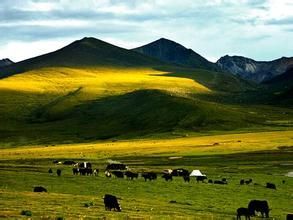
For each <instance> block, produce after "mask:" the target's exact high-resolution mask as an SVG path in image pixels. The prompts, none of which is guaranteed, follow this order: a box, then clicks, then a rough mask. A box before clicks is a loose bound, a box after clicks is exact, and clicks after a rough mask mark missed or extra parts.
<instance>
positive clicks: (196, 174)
mask: <svg viewBox="0 0 293 220" xmlns="http://www.w3.org/2000/svg"><path fill="white" fill-rule="evenodd" d="M189 176H206V175H205V174H202V173H201V172H200V170H193V171H192V172H191V174H190V175H189Z"/></svg>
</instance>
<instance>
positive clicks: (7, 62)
mask: <svg viewBox="0 0 293 220" xmlns="http://www.w3.org/2000/svg"><path fill="white" fill-rule="evenodd" d="M13 63H14V62H13V61H11V60H10V59H8V58H5V59H2V60H0V67H4V66H9V65H11V64H13Z"/></svg>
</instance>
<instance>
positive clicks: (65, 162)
mask: <svg viewBox="0 0 293 220" xmlns="http://www.w3.org/2000/svg"><path fill="white" fill-rule="evenodd" d="M74 164H76V163H75V162H74V161H73V160H65V161H64V162H63V165H74Z"/></svg>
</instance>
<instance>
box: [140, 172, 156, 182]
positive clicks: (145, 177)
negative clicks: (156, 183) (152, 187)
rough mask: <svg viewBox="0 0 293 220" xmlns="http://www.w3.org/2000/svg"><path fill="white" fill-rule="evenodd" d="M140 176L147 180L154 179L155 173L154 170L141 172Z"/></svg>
mask: <svg viewBox="0 0 293 220" xmlns="http://www.w3.org/2000/svg"><path fill="white" fill-rule="evenodd" d="M141 176H142V177H143V178H144V181H147V180H150V181H151V180H156V179H157V174H156V173H154V172H149V173H143V174H141Z"/></svg>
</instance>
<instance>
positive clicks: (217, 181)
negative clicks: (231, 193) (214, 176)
mask: <svg viewBox="0 0 293 220" xmlns="http://www.w3.org/2000/svg"><path fill="white" fill-rule="evenodd" d="M214 184H220V185H225V184H228V183H227V182H224V181H222V180H215V181H214Z"/></svg>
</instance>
